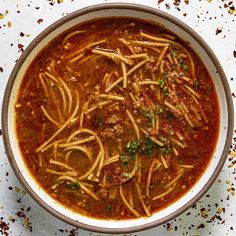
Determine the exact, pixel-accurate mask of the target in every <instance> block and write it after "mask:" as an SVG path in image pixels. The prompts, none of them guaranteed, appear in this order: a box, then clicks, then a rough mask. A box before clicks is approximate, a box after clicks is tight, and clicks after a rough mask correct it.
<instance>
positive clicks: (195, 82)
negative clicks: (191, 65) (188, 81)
mask: <svg viewBox="0 0 236 236" xmlns="http://www.w3.org/2000/svg"><path fill="white" fill-rule="evenodd" d="M199 87H200V80H198V79H196V80H195V81H194V82H193V88H194V89H196V90H197V89H199Z"/></svg>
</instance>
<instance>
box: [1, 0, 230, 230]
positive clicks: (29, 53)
mask: <svg viewBox="0 0 236 236" xmlns="http://www.w3.org/2000/svg"><path fill="white" fill-rule="evenodd" d="M114 16H116V17H126V16H129V17H134V18H137V19H141V20H145V21H150V22H153V23H158V24H161V25H162V26H164V27H165V28H167V29H169V30H170V31H172V32H173V33H175V34H177V35H178V36H179V37H180V38H182V39H184V40H185V41H187V42H189V44H190V45H191V47H192V48H193V50H194V51H195V52H196V53H197V54H198V56H199V57H200V58H201V60H202V61H203V63H204V64H205V65H206V66H207V69H208V71H209V73H210V75H211V77H212V78H213V83H214V85H215V88H216V92H217V96H218V100H219V107H220V129H219V137H218V140H217V144H216V148H215V151H214V153H213V156H212V159H211V161H210V163H209V165H208V167H207V169H206V170H205V172H204V173H203V175H202V176H201V178H200V179H199V180H198V182H197V183H196V184H195V185H194V186H193V187H192V188H191V190H190V191H188V192H187V193H186V194H185V195H184V196H183V197H181V198H180V199H179V200H177V201H176V202H174V203H172V204H171V205H169V206H168V207H166V208H165V209H162V210H160V211H159V212H157V213H155V214H153V215H152V216H151V217H148V218H139V219H132V220H119V221H115V220H109V221H108V220H100V219H94V218H89V217H86V216H83V215H80V214H77V213H75V212H73V211H71V210H70V209H68V208H66V207H64V206H63V205H61V204H60V203H58V202H57V201H56V200H54V199H53V198H52V197H51V196H49V195H48V194H47V193H46V192H45V191H44V189H42V187H41V186H39V184H38V183H37V182H36V181H35V179H34V178H33V177H32V175H31V173H30V171H29V170H28V168H27V166H26V164H25V162H24V160H23V158H22V156H21V153H20V150H19V147H18V141H17V138H16V133H15V126H14V103H15V100H16V97H17V91H18V89H19V86H20V84H21V80H22V78H23V75H24V73H25V72H26V70H27V68H28V66H29V65H30V63H31V62H32V60H33V59H34V57H35V56H36V55H37V54H38V53H39V52H40V51H41V50H42V49H43V48H44V46H46V45H47V44H48V42H50V41H51V40H52V39H54V38H55V37H57V36H58V35H60V34H61V33H63V32H64V31H65V30H67V29H69V28H71V27H73V26H75V25H77V24H79V23H81V22H86V21H89V20H92V19H98V18H104V17H114ZM2 129H3V139H4V145H5V148H6V152H7V155H8V158H9V162H10V164H11V166H12V168H13V170H14V172H15V174H16V176H17V177H18V179H19V181H20V182H21V183H22V185H23V186H24V188H25V189H26V190H27V191H28V193H29V194H30V195H31V196H32V197H33V198H34V199H35V201H36V202H37V203H38V204H39V205H41V206H42V207H43V208H45V209H46V210H47V211H48V212H50V213H51V214H53V215H54V216H56V217H57V218H59V219H61V220H63V221H65V222H67V223H69V224H71V225H74V226H76V227H80V228H83V229H86V230H90V231H96V232H103V233H127V232H134V231H140V230H145V229H148V228H151V227H155V226H157V225H160V224H163V223H165V222H167V221H169V220H171V219H173V218H174V217H176V216H178V215H179V214H181V213H183V212H184V211H185V210H187V209H188V208H189V207H191V206H192V205H193V204H194V203H196V202H197V201H198V200H199V198H200V197H202V196H203V195H204V193H205V192H206V191H207V190H208V189H209V188H210V186H211V185H212V184H213V183H214V181H215V179H216V177H217V176H218V174H219V173H220V171H221V169H222V167H223V165H224V162H225V160H226V158H227V154H228V151H229V147H230V144H231V139H232V133H233V103H232V97H231V92H230V88H229V85H228V82H227V78H226V76H225V74H224V71H223V69H222V67H221V65H220V63H219V61H218V60H217V58H216V56H215V55H214V53H213V51H212V50H211V49H210V47H209V46H208V45H207V43H206V42H204V40H203V39H202V38H201V37H200V36H199V35H197V34H196V32H194V31H193V30H192V29H191V28H189V27H188V26H187V25H185V24H184V23H182V22H181V21H179V20H178V19H176V18H174V17H173V16H170V15H168V14H166V13H163V12H161V11H158V10H155V9H152V8H149V7H146V6H142V5H135V4H123V3H122V4H102V5H96V6H92V7H88V8H84V9H82V10H78V11H76V12H74V13H72V14H69V15H67V16H66V17H64V18H62V19H60V20H59V21H57V22H55V23H53V24H52V25H51V26H49V27H48V28H47V29H46V30H44V31H43V32H42V33H41V34H40V35H39V36H38V37H37V38H35V39H34V40H33V41H32V43H31V44H30V45H29V46H28V47H27V49H26V50H25V51H24V52H23V54H22V56H21V57H20V59H19V60H18V62H17V64H16V65H15V67H14V69H13V71H12V73H11V75H10V78H9V81H8V84H7V87H6V90H5V94H4V100H3V109H2Z"/></svg>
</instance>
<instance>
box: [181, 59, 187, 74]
mask: <svg viewBox="0 0 236 236" xmlns="http://www.w3.org/2000/svg"><path fill="white" fill-rule="evenodd" d="M179 67H180V68H181V69H182V70H183V71H184V72H186V71H187V70H188V65H186V64H185V63H184V61H183V60H182V59H179Z"/></svg>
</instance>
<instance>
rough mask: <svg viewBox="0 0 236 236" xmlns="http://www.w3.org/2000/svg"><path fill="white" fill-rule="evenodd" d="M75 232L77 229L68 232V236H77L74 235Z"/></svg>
mask: <svg viewBox="0 0 236 236" xmlns="http://www.w3.org/2000/svg"><path fill="white" fill-rule="evenodd" d="M77 230H78V228H75V229H72V230H70V233H69V236H76V235H77V233H76V232H77Z"/></svg>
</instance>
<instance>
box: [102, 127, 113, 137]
mask: <svg viewBox="0 0 236 236" xmlns="http://www.w3.org/2000/svg"><path fill="white" fill-rule="evenodd" d="M101 136H102V137H103V138H115V132H114V129H112V128H106V129H104V130H103V131H102V132H101Z"/></svg>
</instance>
